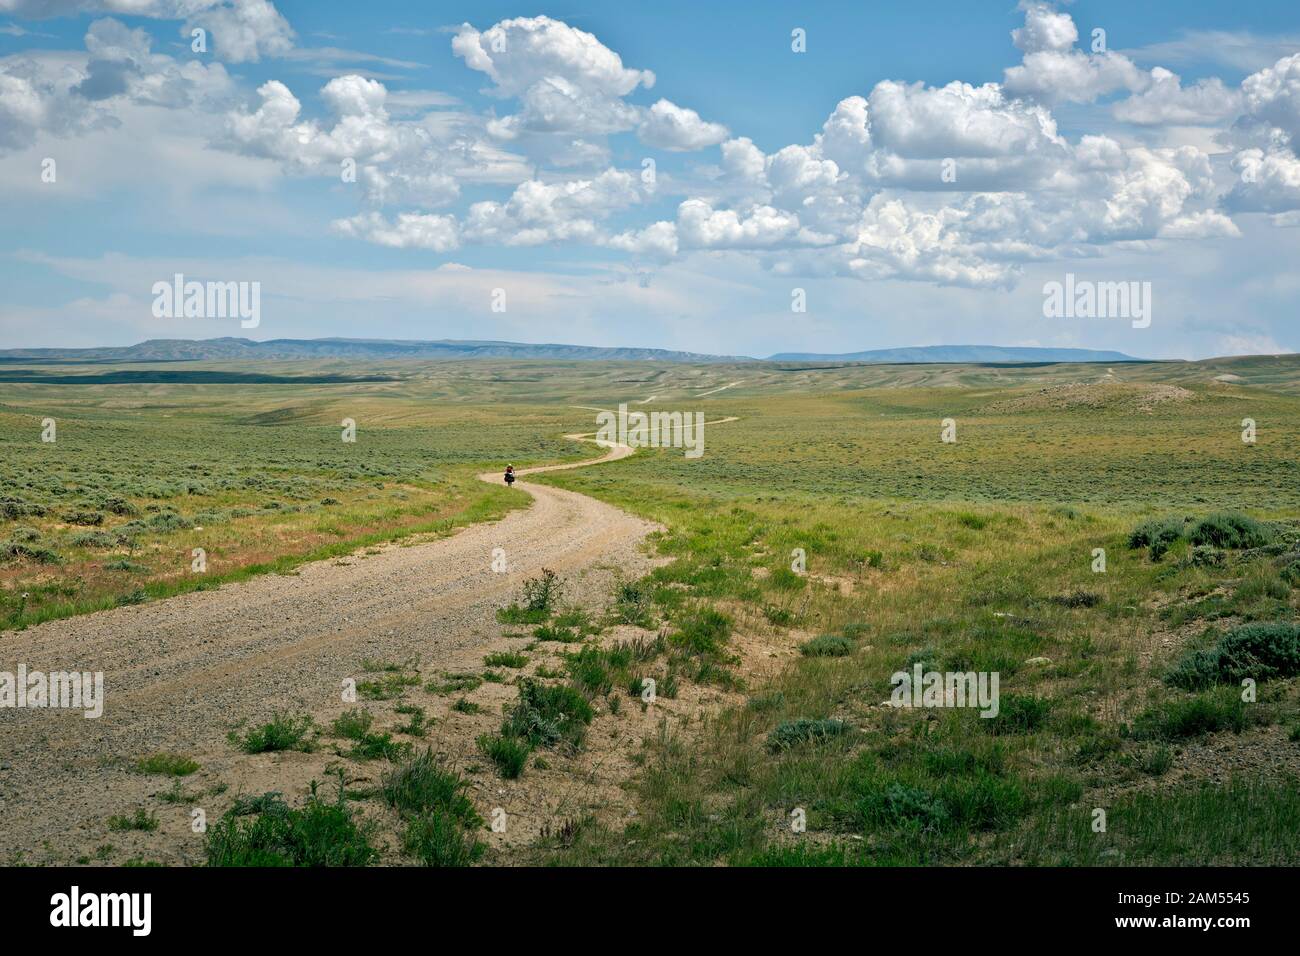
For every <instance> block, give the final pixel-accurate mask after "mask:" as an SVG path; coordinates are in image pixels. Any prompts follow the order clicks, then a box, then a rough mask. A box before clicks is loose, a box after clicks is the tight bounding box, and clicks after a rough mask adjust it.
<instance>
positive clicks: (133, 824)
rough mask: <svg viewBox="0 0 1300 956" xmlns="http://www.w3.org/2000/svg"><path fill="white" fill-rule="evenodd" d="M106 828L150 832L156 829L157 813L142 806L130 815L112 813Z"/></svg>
mask: <svg viewBox="0 0 1300 956" xmlns="http://www.w3.org/2000/svg"><path fill="white" fill-rule="evenodd" d="M108 828H109V829H110V830H117V831H126V830H140V831H142V832H144V833H152V832H153V831H154V830H157V829H158V815H157V814H155V813H152V812H150V811H147V810H145V808H144V807H137V808H136V811H135V813H133V814H131V815H130V816H125V815H123V814H114V815H113V816H111V817H109V818H108Z"/></svg>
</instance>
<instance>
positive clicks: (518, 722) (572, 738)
mask: <svg viewBox="0 0 1300 956" xmlns="http://www.w3.org/2000/svg"><path fill="white" fill-rule="evenodd" d="M593 717H595V711H594V710H592V707H591V704H590V702H588V700H587V698H586V697H584V696H583V695H582V694H581V693H580V692H579V691H578V690H577V689H576V688H573V687H570V686H568V685H566V684H550V685H547V684H542V683H539V682H538V681H535V680H529V679H524V680H523V681H521V682H520V685H519V700H518V701H517V702H516V703H515V706H514V707H513V708H512V710H511V711H510V714H509V716H508V717H507V718H506V721H505V723H504V724H503V725H502V727H501V733H502V734H503V735H504V736H507V737H519V738H523V739H525V740H527V741H528V742H529V743H530V744H532V745H533V746H534V747H554V746H558V745H561V744H564V745H567V746H568V747H570V748H571V749H574V750H576V749H577V748H578V747H579V746H581V745H582V740H583V738H584V737H585V736H586V732H587V725H588V724H590V723H591V721H592V718H593Z"/></svg>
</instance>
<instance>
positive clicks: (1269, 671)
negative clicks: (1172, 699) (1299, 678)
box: [1165, 621, 1300, 690]
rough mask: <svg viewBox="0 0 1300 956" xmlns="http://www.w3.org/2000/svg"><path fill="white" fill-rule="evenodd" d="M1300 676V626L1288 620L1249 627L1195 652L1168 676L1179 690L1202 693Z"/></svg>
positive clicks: (1186, 657) (1231, 633) (1236, 630)
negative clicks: (1248, 680) (1246, 682)
mask: <svg viewBox="0 0 1300 956" xmlns="http://www.w3.org/2000/svg"><path fill="white" fill-rule="evenodd" d="M1295 674H1300V624H1294V623H1289V622H1284V621H1275V622H1272V623H1268V624H1264V623H1255V624H1245V625H1242V626H1241V627H1237V628H1234V629H1233V630H1231V631H1229V632H1228V633H1227V634H1225V635H1224V636H1223V637H1221V638H1220V639H1219V641H1218V642H1217V643H1216V644H1215V645H1214V646H1213V647H1211V648H1208V649H1206V650H1198V651H1192V652H1191V653H1189V654H1187V655H1186V656H1184V657H1183V659H1182V660H1180V661H1179V662H1178V664H1177V665H1176V666H1175V667H1174V668H1173V669H1172V670H1171V671H1170V672H1169V673H1168V674H1167V675H1166V676H1165V680H1166V681H1167V682H1168V683H1170V684H1172V685H1173V686H1175V687H1183V688H1186V689H1188V690H1200V689H1203V688H1206V687H1211V686H1213V685H1214V684H1240V683H1241V682H1242V681H1243V680H1244V679H1246V678H1251V679H1253V680H1255V681H1265V680H1272V679H1274V678H1279V677H1292V676H1294V675H1295Z"/></svg>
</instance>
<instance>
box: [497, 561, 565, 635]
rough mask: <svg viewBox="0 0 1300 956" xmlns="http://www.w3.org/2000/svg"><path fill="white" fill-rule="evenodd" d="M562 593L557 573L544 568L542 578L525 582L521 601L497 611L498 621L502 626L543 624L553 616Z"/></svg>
mask: <svg viewBox="0 0 1300 956" xmlns="http://www.w3.org/2000/svg"><path fill="white" fill-rule="evenodd" d="M562 591H563V585H562V584H561V582H560V579H559V577H558V576H557V575H556V573H555V572H554V571H551V570H549V569H547V568H542V573H541V575H540V576H538V577H535V578H529V579H528V580H527V581H525V582H524V587H523V596H522V599H521V600H520V601H518V602H515V603H512V604H510V605H507V606H506V607H503V608H501V609H500V610H498V611H497V620H498V621H500V622H501V623H502V624H541V623H542V622H543V621H545V620H546V619H547V618H549V617H550V616H551V612H552V611H553V610H554V609H555V605H556V604H557V603H558V602H559V600H560V594H561V592H562Z"/></svg>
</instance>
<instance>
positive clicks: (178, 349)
mask: <svg viewBox="0 0 1300 956" xmlns="http://www.w3.org/2000/svg"><path fill="white" fill-rule="evenodd" d="M332 358H333V359H349V358H351V359H370V360H383V359H426V360H428V359H487V358H491V359H546V360H549V361H577V362H582V361H606V362H608V361H622V362H677V363H693V364H702V363H718V362H727V363H735V362H757V361H767V362H781V363H788V362H841V363H849V362H853V363H864V364H929V363H958V364H1000V363H1006V364H1015V365H1021V364H1032V363H1052V362H1140V361H1143V360H1142V359H1137V358H1133V357H1132V356H1130V355H1125V354H1124V353H1122V352H1105V351H1096V350H1093V349H1057V348H1028V347H1019V348H1017V347H1004V346H1000V345H927V346H921V347H918V348H904V349H875V350H872V351H866V352H846V353H840V354H828V353H813V352H782V353H780V354H778V355H773V356H770V357H769V358H767V359H755V358H752V357H750V356H747V355H707V354H702V353H698V352H678V351H673V350H670V349H651V348H601V347H597V346H590V345H563V344H557V343H544V344H533V343H525V342H495V341H472V340H457V339H440V340H437V341H429V342H425V341H415V340H405V339H341V338H328V339H271V340H269V341H265V342H255V341H253V340H252V339H243V338H220V339H195V340H191V339H150V340H149V341H147V342H141V343H139V344H138V345H127V346H108V347H103V348H87V349H58V348H47V349H7V350H3V351H0V364H10V365H15V364H23V365H39V364H51V365H55V364H123V363H130V362H230V361H273V362H284V361H294V360H299V359H303V360H305V359H332Z"/></svg>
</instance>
